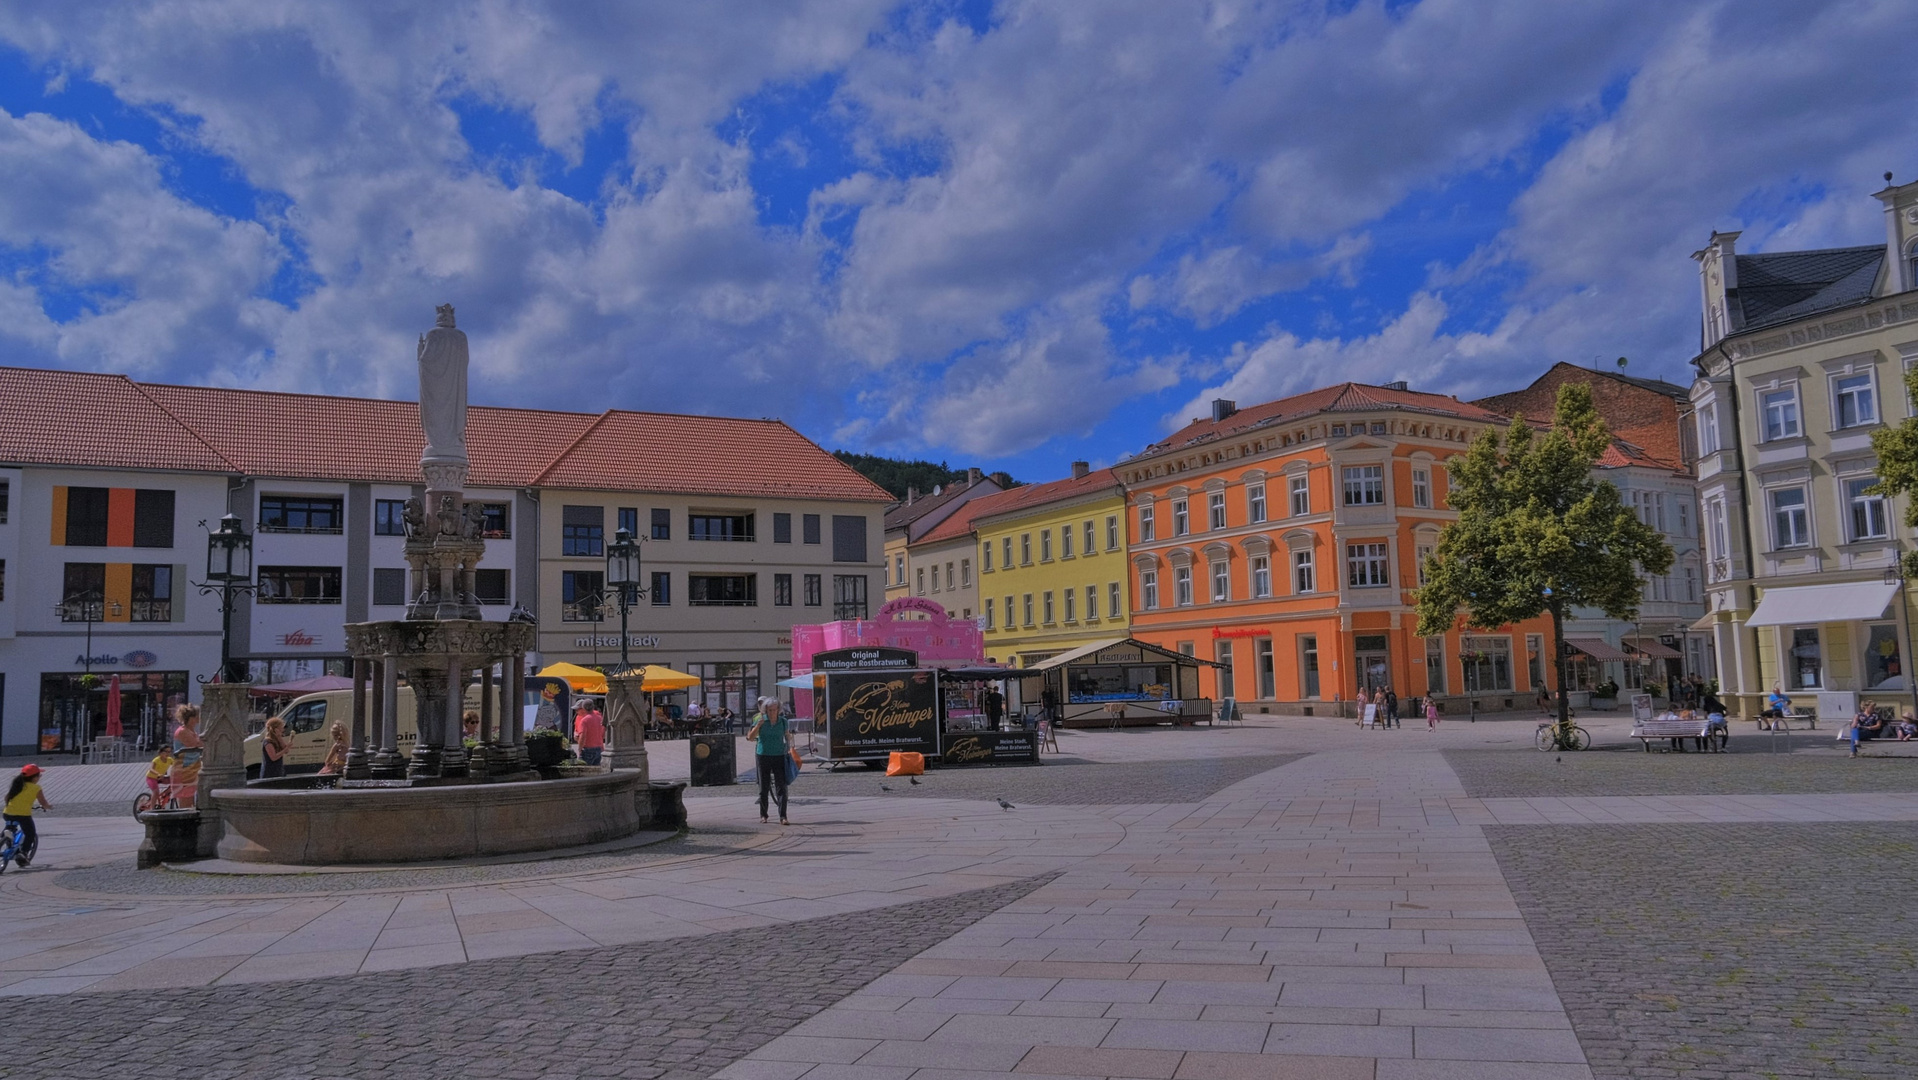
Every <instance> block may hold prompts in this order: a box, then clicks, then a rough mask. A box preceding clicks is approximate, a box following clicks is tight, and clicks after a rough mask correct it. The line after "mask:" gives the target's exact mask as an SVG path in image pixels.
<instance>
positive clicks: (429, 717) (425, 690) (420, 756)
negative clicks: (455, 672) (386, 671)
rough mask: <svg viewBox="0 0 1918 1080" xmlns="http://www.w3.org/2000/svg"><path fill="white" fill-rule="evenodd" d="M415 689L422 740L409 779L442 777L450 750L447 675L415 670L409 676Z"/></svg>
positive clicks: (416, 723) (415, 747)
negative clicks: (445, 752)
mask: <svg viewBox="0 0 1918 1080" xmlns="http://www.w3.org/2000/svg"><path fill="white" fill-rule="evenodd" d="M406 681H407V682H408V683H410V684H411V685H412V687H413V707H414V708H415V709H416V710H418V711H417V713H416V714H415V716H416V719H415V721H414V726H415V727H416V728H417V729H418V731H419V737H418V738H417V739H415V740H414V742H413V754H412V759H411V760H410V761H408V762H407V765H406V775H407V777H408V778H409V779H410V778H414V777H422V776H438V775H439V774H440V755H441V752H442V751H443V750H444V749H445V748H446V731H445V728H446V672H445V671H443V670H434V669H432V668H414V669H409V670H408V671H407V673H406Z"/></svg>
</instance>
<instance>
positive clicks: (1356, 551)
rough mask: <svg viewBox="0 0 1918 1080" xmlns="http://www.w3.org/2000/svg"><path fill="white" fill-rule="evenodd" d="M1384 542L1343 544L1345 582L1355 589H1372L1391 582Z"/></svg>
mask: <svg viewBox="0 0 1918 1080" xmlns="http://www.w3.org/2000/svg"><path fill="white" fill-rule="evenodd" d="M1389 570H1390V567H1389V566H1388V565H1387V562H1386V555H1385V545H1384V544H1347V545H1345V583H1346V584H1347V585H1350V586H1352V587H1353V588H1355V589H1372V588H1377V587H1379V586H1381V585H1390V584H1391V583H1392V580H1391V575H1390V573H1389Z"/></svg>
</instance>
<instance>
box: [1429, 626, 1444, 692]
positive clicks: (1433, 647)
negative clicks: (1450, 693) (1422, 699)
mask: <svg viewBox="0 0 1918 1080" xmlns="http://www.w3.org/2000/svg"><path fill="white" fill-rule="evenodd" d="M1425 692H1426V693H1428V694H1443V693H1445V639H1444V638H1442V637H1429V638H1426V639H1425Z"/></svg>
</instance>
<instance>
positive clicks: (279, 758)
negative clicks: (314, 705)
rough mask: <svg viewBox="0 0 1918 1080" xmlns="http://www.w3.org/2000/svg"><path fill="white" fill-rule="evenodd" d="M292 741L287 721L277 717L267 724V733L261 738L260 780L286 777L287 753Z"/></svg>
mask: <svg viewBox="0 0 1918 1080" xmlns="http://www.w3.org/2000/svg"><path fill="white" fill-rule="evenodd" d="M292 741H293V740H292V739H291V737H289V736H288V735H287V732H286V721H284V720H282V719H280V718H279V717H277V716H275V717H273V718H272V719H270V720H268V721H267V722H266V731H265V733H264V734H262V735H261V736H260V779H262V780H267V779H271V778H273V777H276V776H285V775H286V751H287V748H288V747H289V746H290V745H291V744H292Z"/></svg>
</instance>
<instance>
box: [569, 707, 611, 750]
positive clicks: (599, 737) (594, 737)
mask: <svg viewBox="0 0 1918 1080" xmlns="http://www.w3.org/2000/svg"><path fill="white" fill-rule="evenodd" d="M573 741H574V742H576V743H578V744H579V759H580V760H581V761H584V762H585V763H586V764H588V765H597V764H599V758H600V754H601V753H602V752H603V751H604V750H605V749H606V718H605V717H604V716H601V715H600V712H599V710H598V709H595V708H593V706H592V705H591V704H590V703H588V702H586V701H581V702H580V703H579V706H578V711H577V712H576V713H575V714H574V716H573Z"/></svg>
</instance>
